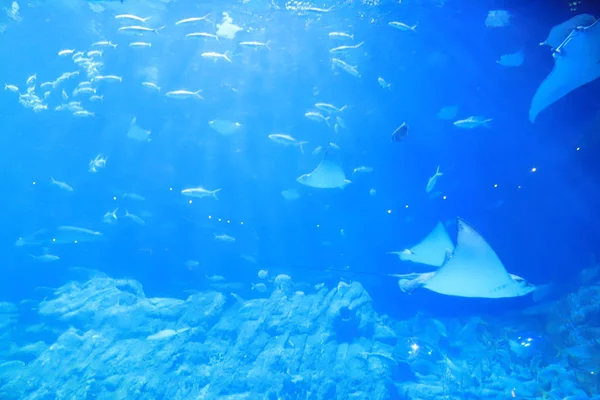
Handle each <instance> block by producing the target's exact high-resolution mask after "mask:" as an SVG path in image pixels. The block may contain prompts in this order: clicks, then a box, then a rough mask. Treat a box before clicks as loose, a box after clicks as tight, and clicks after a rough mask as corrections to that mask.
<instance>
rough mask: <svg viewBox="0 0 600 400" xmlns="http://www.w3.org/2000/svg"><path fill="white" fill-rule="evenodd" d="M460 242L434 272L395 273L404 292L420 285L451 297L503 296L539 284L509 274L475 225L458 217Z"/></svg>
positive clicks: (520, 294)
mask: <svg viewBox="0 0 600 400" xmlns="http://www.w3.org/2000/svg"><path fill="white" fill-rule="evenodd" d="M456 242H457V245H456V249H455V250H454V252H453V253H452V254H451V255H449V256H448V257H447V259H446V262H445V263H444V264H443V265H442V266H441V267H440V268H439V269H438V270H437V271H434V272H426V273H422V274H419V273H412V274H405V275H394V276H396V277H399V278H403V279H400V280H399V281H398V285H399V286H400V288H401V289H402V290H404V291H411V290H414V289H417V288H420V287H423V288H425V289H429V290H431V291H433V292H436V293H440V294H445V295H449V296H459V297H480V298H490V299H496V298H504V297H518V296H524V295H526V294H528V293H530V292H532V291H534V290H535V289H536V287H535V286H534V285H532V284H530V283H528V282H527V281H525V280H524V279H523V278H521V277H519V276H516V275H513V274H509V273H508V272H507V271H506V269H505V268H504V265H503V264H502V262H501V261H500V259H499V258H498V256H497V255H496V253H495V252H494V250H493V249H492V248H491V247H490V245H489V244H488V243H487V242H486V241H485V239H484V238H483V237H481V235H479V233H477V231H475V229H473V227H471V226H470V225H469V224H468V223H467V222H465V221H464V220H462V219H460V218H458V235H457V239H456Z"/></svg>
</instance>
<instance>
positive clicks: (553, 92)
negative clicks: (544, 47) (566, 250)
mask: <svg viewBox="0 0 600 400" xmlns="http://www.w3.org/2000/svg"><path fill="white" fill-rule="evenodd" d="M553 57H554V68H553V69H552V72H550V74H549V75H548V76H547V77H546V79H545V80H544V81H543V82H542V84H541V85H540V87H539V88H538V90H537V92H536V93H535V96H534V97H533V100H532V102H531V108H530V109H529V120H530V121H531V122H534V121H535V119H536V117H537V115H538V114H539V113H540V112H541V111H542V110H544V109H545V108H546V107H548V106H549V105H551V104H552V103H554V102H556V101H557V100H559V99H560V98H562V97H564V96H566V95H567V94H569V93H570V92H571V91H573V90H575V89H577V88H578V87H581V86H583V85H585V84H587V83H589V82H592V81H594V80H596V79H597V78H599V77H600V23H599V22H598V21H596V22H594V23H593V24H592V25H589V26H578V27H576V28H575V29H574V30H572V31H571V33H570V34H569V36H568V37H567V38H566V39H565V40H564V41H563V42H562V43H561V44H560V45H559V46H558V47H557V48H556V50H554V53H553Z"/></svg>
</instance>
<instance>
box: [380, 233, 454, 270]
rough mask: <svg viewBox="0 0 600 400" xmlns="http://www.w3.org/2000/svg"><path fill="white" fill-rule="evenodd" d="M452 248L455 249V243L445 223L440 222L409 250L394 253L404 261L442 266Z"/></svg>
mask: <svg viewBox="0 0 600 400" xmlns="http://www.w3.org/2000/svg"><path fill="white" fill-rule="evenodd" d="M452 250H454V243H452V240H451V239H450V235H448V231H446V228H445V227H444V224H442V223H441V222H438V223H437V225H436V226H435V228H434V229H433V230H432V231H431V232H430V233H429V235H427V236H426V237H425V239H423V240H422V241H421V242H419V243H418V244H417V245H415V246H414V247H412V248H411V249H410V251H409V252H406V251H399V252H393V253H392V254H396V255H398V257H399V258H400V259H401V260H402V261H412V262H414V263H418V264H426V265H432V266H434V267H441V266H442V265H443V264H444V261H445V260H446V256H447V254H448V252H452Z"/></svg>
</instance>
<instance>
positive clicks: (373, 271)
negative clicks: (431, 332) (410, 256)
mask: <svg viewBox="0 0 600 400" xmlns="http://www.w3.org/2000/svg"><path fill="white" fill-rule="evenodd" d="M94 3H95V6H97V7H99V8H96V9H92V8H90V6H89V3H88V2H86V1H83V0H81V1H79V0H61V1H54V2H30V3H29V4H27V3H25V2H22V3H20V10H19V18H14V17H13V18H11V16H9V15H8V14H7V13H4V14H2V16H1V17H0V26H1V27H3V28H4V29H5V31H4V33H2V34H0V60H2V62H1V64H0V71H1V76H2V77H1V79H0V80H1V81H3V82H6V83H7V84H13V85H17V86H18V87H19V89H21V93H23V91H24V90H25V89H26V86H27V85H26V84H25V81H26V80H27V78H28V77H29V76H31V75H34V74H36V75H37V85H38V89H37V91H36V93H37V94H38V95H40V96H42V95H43V92H44V90H42V89H40V88H39V84H41V83H42V82H46V81H53V80H55V79H56V78H57V77H59V76H60V75H61V74H63V73H65V72H72V71H76V70H78V69H79V68H78V67H77V66H76V65H74V63H73V60H72V57H71V56H70V55H68V56H66V57H65V56H58V55H57V53H58V52H59V51H60V50H63V49H76V50H81V51H89V50H92V49H93V48H91V47H90V45H91V43H94V42H97V41H100V40H110V41H112V42H114V43H116V44H117V47H116V48H115V49H113V48H101V49H99V50H102V51H103V54H102V57H101V62H102V64H103V65H102V67H101V73H102V74H104V75H109V74H110V75H117V76H119V77H122V82H120V83H116V82H115V83H113V82H102V83H101V84H99V85H98V88H97V94H98V95H102V96H103V100H102V101H100V102H95V103H91V102H89V101H87V100H82V103H84V104H85V105H86V109H87V110H90V111H92V112H93V113H94V116H93V117H89V118H77V117H74V116H73V115H72V113H71V112H69V111H55V110H54V107H56V106H58V105H60V104H61V103H62V102H63V101H62V99H61V97H60V96H61V89H63V88H64V89H65V91H66V92H67V93H68V94H69V96H71V92H72V91H73V89H75V87H76V85H77V83H78V82H80V81H83V80H84V79H85V78H84V76H83V73H82V75H80V76H77V77H74V78H71V79H70V80H68V81H67V82H65V83H64V84H63V85H64V86H60V88H58V87H57V88H54V89H52V90H51V92H52V93H51V94H50V95H49V98H48V100H47V101H46V103H47V104H48V110H45V111H42V112H34V111H33V110H32V109H31V108H25V107H23V106H22V105H21V104H19V102H18V95H17V94H15V93H12V92H10V91H8V90H5V91H4V92H1V93H0V110H1V111H0V119H1V121H2V122H1V128H0V141H1V142H0V149H2V150H1V151H2V157H0V168H1V169H2V171H4V173H3V180H2V188H3V191H2V197H1V198H0V210H1V211H2V214H3V215H2V230H0V251H1V254H2V255H3V257H2V263H1V264H0V265H1V269H2V276H3V278H2V279H0V300H2V301H10V302H15V303H18V302H19V301H21V300H23V299H34V300H36V301H40V300H42V299H43V298H45V297H46V296H48V294H47V292H45V291H43V290H42V291H40V290H39V287H51V288H57V287H60V286H62V285H64V284H66V283H67V282H69V281H71V280H80V281H85V280H86V276H85V273H84V274H83V275H82V274H81V272H80V270H79V272H78V270H77V269H75V270H74V269H73V267H79V268H85V269H90V270H98V271H101V272H104V273H106V274H107V275H108V276H111V277H115V278H117V277H126V278H130V279H134V280H137V281H139V282H140V283H141V284H142V285H143V287H144V291H145V293H146V295H147V296H157V297H173V298H185V297H186V296H187V294H186V293H189V292H188V291H189V290H199V291H204V290H209V288H210V282H208V281H207V279H206V276H207V275H208V276H211V275H220V276H223V277H224V278H225V282H236V283H237V282H240V283H242V285H241V287H240V288H238V289H236V290H235V291H236V293H239V294H241V295H243V296H244V297H251V296H253V295H255V294H256V293H255V291H253V290H251V289H250V287H251V286H250V285H251V283H253V282H257V281H258V279H257V277H256V273H257V271H258V270H259V269H267V270H269V274H270V276H272V277H275V276H277V275H278V274H287V275H289V276H291V277H292V279H293V280H294V282H305V283H307V284H310V285H315V284H318V283H320V282H325V283H326V284H327V285H328V286H329V287H334V286H335V285H337V283H338V282H339V281H340V280H343V281H346V282H352V281H358V282H360V283H361V284H362V285H363V286H364V288H365V290H366V291H367V292H368V293H369V294H370V296H371V297H372V299H373V305H374V309H375V310H376V311H377V313H379V314H387V315H389V316H391V317H392V318H397V319H408V318H412V317H413V316H414V315H416V314H417V313H427V314H428V315H432V316H435V317H437V318H458V317H464V318H467V317H471V316H476V315H481V314H483V313H485V314H487V315H493V316H495V317H497V318H502V316H504V315H507V314H511V315H512V314H515V313H518V311H519V310H521V309H523V308H526V307H529V306H531V305H533V304H534V302H533V300H532V298H531V296H525V297H519V298H514V299H504V300H500V301H498V300H486V299H480V300H473V299H463V298H459V297H450V296H442V295H439V294H436V293H432V292H428V291H425V290H423V291H415V292H414V293H411V294H410V295H409V294H406V293H402V292H401V291H400V290H399V289H398V285H397V282H396V280H395V279H394V278H390V277H387V276H385V274H390V273H391V274H398V273H407V272H413V270H418V271H419V272H422V271H426V270H427V269H418V268H412V267H414V265H411V264H409V263H402V262H400V261H399V260H398V258H397V257H395V256H393V255H390V254H387V253H388V252H390V251H397V250H402V249H404V248H407V247H410V246H412V245H413V244H415V243H417V242H418V241H419V240H421V239H422V238H423V237H424V236H425V235H426V234H427V233H428V232H429V231H430V230H431V229H432V227H433V226H434V225H435V224H436V223H437V222H438V221H442V222H444V223H448V229H449V232H450V233H451V236H452V237H454V236H455V230H456V224H455V218H456V217H457V216H460V217H462V218H465V219H466V220H467V221H469V222H470V223H471V224H472V225H473V226H474V227H476V228H477V230H478V231H479V232H480V233H481V235H482V236H483V237H485V238H486V240H487V241H488V242H489V244H490V245H491V246H492V247H493V249H494V250H495V251H496V253H497V254H498V255H499V257H500V259H501V260H502V262H503V263H504V265H505V266H506V267H507V269H508V271H509V272H511V273H514V274H517V275H519V276H522V277H524V278H525V279H527V280H528V281H529V282H532V283H534V284H539V285H545V284H554V286H553V290H552V293H551V294H550V297H551V298H554V299H556V298H560V297H561V296H563V295H565V294H566V293H568V292H570V291H572V290H574V288H575V287H576V286H577V283H576V282H577V278H576V277H577V274H578V273H579V271H580V270H582V269H584V268H587V267H589V266H590V265H591V262H592V260H593V257H594V254H595V251H596V249H597V247H598V243H600V232H599V231H598V229H597V226H598V224H599V223H600V216H599V214H598V212H597V204H599V203H598V201H599V200H600V194H599V193H600V192H599V189H598V187H599V186H598V185H599V183H600V179H599V177H598V174H597V171H598V167H599V165H598V161H597V160H598V158H597V154H599V146H600V142H599V141H598V139H597V137H598V129H600V128H599V126H600V122H599V121H600V120H599V118H600V117H599V115H598V109H599V106H600V97H598V96H597V93H598V89H599V88H600V86H599V85H600V83H599V82H598V81H596V82H593V83H591V84H589V85H587V86H585V87H582V88H579V89H577V90H576V91H574V92H573V93H570V94H569V95H568V96H567V97H566V98H564V99H562V100H560V101H558V102H557V103H556V104H554V105H552V106H550V107H549V108H548V109H546V110H545V111H543V112H542V113H541V114H540V115H539V117H538V120H537V121H536V122H535V123H534V124H532V123H530V122H529V121H528V110H529V105H530V103H531V99H532V97H533V94H534V93H535V90H536V88H537V87H538V86H539V84H540V83H541V82H542V80H543V79H544V78H545V77H546V76H547V74H548V73H549V72H550V71H551V69H552V66H553V60H552V56H551V52H550V50H549V49H548V48H547V47H541V46H539V45H538V43H539V42H541V41H542V40H543V39H544V38H545V37H546V36H547V33H548V31H549V29H550V28H551V27H552V26H554V25H556V24H558V23H560V22H562V21H564V20H566V19H568V18H570V17H571V16H573V15H575V14H576V13H582V12H589V13H591V14H594V13H595V14H596V16H598V13H597V9H596V10H594V9H593V5H592V4H591V2H590V4H580V5H579V7H578V9H577V11H576V12H574V11H570V10H569V9H568V6H567V2H566V1H562V2H558V1H557V2H549V3H542V2H532V3H531V4H526V5H523V4H518V3H517V2H512V4H504V3H503V2H493V1H483V2H477V4H471V3H472V2H471V3H469V2H464V1H448V2H446V3H445V4H443V3H444V2H443V1H440V2H434V1H431V2H430V1H423V2H417V1H409V2H402V3H406V4H391V3H390V4H387V3H386V4H378V5H367V4H360V3H358V2H356V3H351V2H349V3H348V4H335V5H334V9H333V10H332V11H330V12H328V13H308V14H307V13H301V12H298V11H294V10H290V9H286V4H285V3H284V2H272V3H269V2H266V1H250V2H247V3H244V4H242V2H235V3H230V4H225V3H223V4H213V3H207V4H196V3H195V2H190V1H187V2H186V1H179V2H161V1H158V0H156V1H138V2H136V1H133V0H125V1H124V3H123V4H120V3H119V2H118V1H106V2H102V1H100V2H94ZM509 3H511V2H509ZM290 5H291V3H289V4H287V6H288V8H289V6H290ZM330 5H333V4H313V6H314V7H322V8H327V7H328V6H330ZM5 6H6V7H10V5H9V2H8V1H5V2H4V3H3V4H2V7H5ZM501 8H504V9H507V10H508V11H509V12H510V13H511V15H512V17H511V21H510V24H508V25H507V26H505V27H502V28H487V27H486V26H485V23H484V22H485V18H486V15H487V13H488V11H489V10H492V9H501ZM224 11H227V12H228V13H229V14H230V15H231V17H232V18H233V23H235V24H237V25H239V26H241V27H242V28H243V29H242V30H241V31H240V32H238V33H237V34H236V36H235V38H234V39H232V40H229V39H226V38H221V39H220V41H216V40H214V39H206V40H190V39H186V38H185V36H184V35H185V33H187V32H192V31H196V30H198V31H206V32H210V33H214V32H215V31H216V27H215V24H216V23H220V21H221V18H222V13H223V12H224ZM117 14H135V15H139V16H149V17H151V18H150V20H148V22H147V23H146V25H148V26H152V27H159V26H163V25H165V26H166V27H165V28H164V29H163V30H161V31H160V32H159V33H153V32H150V33H146V34H144V36H140V37H131V36H125V35H123V34H121V33H119V32H118V31H117V30H118V28H120V27H122V26H124V25H127V24H126V23H124V22H123V21H122V20H117V19H115V18H114V16H115V15H117ZM206 14H209V15H210V17H209V20H211V23H206V24H204V25H195V26H201V28H199V29H193V28H191V27H184V26H175V25H174V23H175V21H178V20H180V19H183V18H187V17H190V16H203V15H206ZM392 20H398V21H404V22H406V23H407V24H409V25H412V24H417V28H416V29H415V32H410V31H409V32H403V31H399V30H395V29H393V28H391V27H389V26H388V22H389V21H392ZM133 24H136V23H133ZM201 24H202V23H201ZM332 31H343V32H351V33H352V34H353V35H354V38H355V39H354V40H352V41H342V40H338V41H335V40H332V39H330V38H329V37H328V36H327V35H328V33H329V32H332ZM136 40H143V41H151V43H152V46H151V47H149V48H132V47H129V46H128V43H129V42H132V41H136ZM240 41H258V42H265V43H267V42H268V43H269V47H270V49H264V48H261V49H256V50H253V49H245V48H242V47H240V46H239V45H238V44H237V43H239V42H240ZM361 41H364V44H363V45H362V46H361V47H360V48H359V49H356V50H353V53H352V55H351V56H349V57H347V58H345V59H346V60H347V61H349V62H350V64H352V65H356V66H357V67H358V69H359V71H360V73H361V77H360V78H357V77H354V76H351V75H350V74H348V73H346V72H344V71H342V70H339V69H338V70H332V66H331V62H330V54H329V49H330V48H332V47H335V46H340V45H344V44H352V43H354V44H356V43H358V42H361ZM519 49H522V50H523V51H524V54H525V61H524V63H523V65H522V66H521V67H518V68H507V67H503V66H501V65H498V64H497V63H496V60H497V59H499V58H500V56H501V55H503V54H507V53H513V52H515V51H517V50H519ZM205 51H216V52H219V53H220V52H225V51H228V52H229V53H228V54H229V56H230V58H231V59H232V62H231V63H229V62H227V61H224V60H217V61H215V62H213V61H212V60H210V59H206V58H203V57H201V56H200V54H201V53H202V52H205ZM378 77H383V78H384V79H385V80H386V81H387V82H389V83H391V88H390V89H389V90H388V89H385V88H382V87H381V86H380V85H379V84H378V82H377V78H378ZM143 81H152V82H155V83H156V84H157V85H158V86H160V88H161V89H160V92H156V91H151V90H148V89H147V88H144V87H143V86H142V85H141V82H143ZM178 89H187V90H191V91H196V90H199V89H202V95H203V97H204V100H196V99H185V100H176V99H171V98H167V97H166V96H165V93H166V92H167V91H170V90H178ZM78 100H79V98H78ZM317 102H326V103H331V104H334V105H336V106H338V107H341V106H342V105H347V106H348V108H347V109H346V110H345V111H344V112H343V114H342V115H343V118H344V121H345V125H346V126H347V128H345V129H344V128H341V129H340V130H339V132H337V133H336V132H334V130H333V129H332V128H331V127H328V126H327V125H326V124H323V123H319V122H315V121H312V120H309V119H308V118H306V117H305V116H304V113H306V112H307V111H311V110H314V107H313V105H314V104H315V103H317ZM451 105H458V106H459V112H458V114H457V116H456V118H454V120H457V119H461V118H467V117H469V116H472V115H476V116H478V115H481V116H485V117H486V118H492V119H493V121H492V122H491V124H490V128H484V127H482V128H476V129H472V130H466V129H459V128H457V127H455V126H453V124H452V120H451V121H447V120H441V119H438V118H436V114H437V113H438V112H439V111H440V109H441V108H442V107H445V106H451ZM133 117H135V118H136V121H137V122H138V123H139V125H140V126H141V127H143V129H146V130H149V131H151V139H152V140H151V141H150V142H140V141H136V140H133V139H131V138H128V137H127V131H128V129H129V126H130V122H131V120H132V118H133ZM215 119H224V120H231V121H237V122H239V123H240V124H241V126H242V128H241V129H240V130H239V131H238V132H236V133H234V134H232V135H229V136H224V135H221V134H219V133H217V132H215V131H214V130H212V129H210V127H209V124H208V122H209V121H211V120H215ZM403 122H407V123H408V124H409V126H410V129H409V134H408V137H407V138H406V139H404V140H403V141H401V142H392V141H391V134H392V132H393V131H394V130H395V129H396V128H397V127H398V126H399V125H400V124H401V123H403ZM273 133H287V134H290V135H291V136H293V137H294V138H296V139H298V140H301V141H307V142H309V144H308V145H305V146H304V150H305V152H304V154H303V153H301V152H300V151H299V149H298V148H297V147H293V146H290V147H284V146H282V145H280V144H277V143H274V142H273V141H271V140H269V138H268V135H270V134H273ZM329 142H334V143H335V144H336V145H337V146H339V149H331V148H330V149H329V152H328V156H327V157H329V158H330V159H332V160H334V161H335V162H336V163H338V164H339V165H340V166H342V168H343V169H344V171H345V173H346V176H347V178H348V179H350V180H351V181H352V183H351V184H350V185H348V186H347V187H346V188H344V189H315V188H310V187H307V186H303V185H300V184H299V183H297V182H296V178H297V177H298V176H300V175H302V174H305V173H309V172H310V171H312V170H313V169H314V168H315V167H316V166H317V164H318V163H319V162H320V161H321V160H322V159H323V154H324V153H323V152H322V153H320V154H318V155H313V154H312V152H313V150H314V149H315V148H316V147H317V146H322V147H323V148H325V147H327V145H328V143H329ZM98 154H102V155H104V156H106V157H107V164H106V167H105V168H102V169H99V170H98V172H96V173H91V172H89V171H88V164H89V162H90V160H92V159H93V158H94V157H96V155H98ZM361 165H366V166H370V167H373V168H374V171H373V172H371V173H368V174H362V175H352V170H353V169H354V168H356V167H359V166H361ZM438 165H439V166H440V170H441V171H442V172H443V176H441V177H440V178H439V179H438V181H437V184H436V186H435V189H434V191H433V192H438V191H439V192H440V193H439V195H438V196H431V195H430V194H429V193H426V191H425V187H426V184H427V181H428V179H429V178H430V177H431V176H432V175H433V173H434V172H435V170H436V168H437V166H438ZM533 169H535V171H534V170H533ZM50 177H54V178H55V179H56V180H60V181H64V182H67V183H68V184H69V185H71V186H72V187H73V189H74V191H73V192H66V191H63V190H60V189H59V188H57V187H56V186H54V185H52V184H51V183H50ZM195 186H204V187H206V188H211V189H213V188H214V189H216V188H221V191H220V192H219V193H218V200H215V199H212V198H204V199H193V201H192V203H191V204H190V203H189V200H190V199H189V198H187V197H185V196H182V195H181V193H180V192H181V190H182V189H185V188H188V187H195ZM288 189H295V190H297V191H298V193H299V194H300V198H299V199H297V200H286V199H284V198H283V197H282V195H281V191H282V190H288ZM371 189H375V191H376V193H375V195H371V194H370V192H369V191H370V190H371ZM125 193H137V194H139V195H141V196H143V197H144V198H145V200H143V201H137V200H133V199H131V198H127V197H124V196H123V195H124V194H125ZM115 208H119V211H118V221H117V222H116V223H114V224H105V223H103V220H102V217H103V215H104V214H105V213H106V212H109V211H112V210H114V209H115ZM125 210H128V211H129V212H131V213H132V214H135V215H143V218H144V220H145V225H144V226H140V225H138V224H136V223H134V222H132V221H131V220H128V219H127V218H124V217H123V216H122V215H123V214H124V213H125ZM59 225H73V226H78V227H85V228H89V229H92V230H94V231H100V232H102V234H103V239H102V240H100V241H97V242H93V243H78V244H77V245H60V246H49V248H48V249H43V248H42V247H39V246H38V247H28V246H27V247H17V246H15V242H16V241H17V239H18V238H20V237H24V236H27V235H30V234H32V233H33V232H35V231H37V230H39V229H43V228H53V227H56V226H59ZM214 234H218V235H220V234H227V235H229V236H232V237H235V239H236V241H235V243H224V242H220V241H216V240H215V239H214ZM45 250H47V251H48V252H49V253H51V254H55V255H58V256H60V260H59V261H56V262H51V263H40V262H36V261H35V260H33V259H32V258H31V257H30V256H29V255H28V254H29V253H32V254H35V255H40V254H43V252H44V251H45ZM188 260H197V261H198V263H199V265H198V266H195V267H193V268H188V267H187V266H186V261H188ZM411 268H412V269H411ZM36 288H38V289H36ZM230 291H232V290H229V291H227V290H226V292H230Z"/></svg>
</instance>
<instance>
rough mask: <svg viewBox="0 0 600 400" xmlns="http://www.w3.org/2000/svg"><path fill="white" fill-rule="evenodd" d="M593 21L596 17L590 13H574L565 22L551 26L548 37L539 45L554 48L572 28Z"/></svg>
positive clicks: (589, 23)
mask: <svg viewBox="0 0 600 400" xmlns="http://www.w3.org/2000/svg"><path fill="white" fill-rule="evenodd" d="M594 22H596V18H594V17H593V16H592V15H590V14H579V15H575V16H574V17H572V18H570V19H568V20H566V21H565V22H563V23H560V24H558V25H555V26H553V27H552V29H550V33H549V34H548V37H547V38H546V40H544V41H543V42H541V43H540V46H550V47H551V48H552V49H556V48H557V47H558V46H560V44H561V43H562V42H564V41H565V39H566V38H567V37H569V35H570V34H571V32H572V31H573V29H575V28H577V27H578V26H590V25H592V24H593V23H594Z"/></svg>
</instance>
